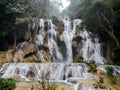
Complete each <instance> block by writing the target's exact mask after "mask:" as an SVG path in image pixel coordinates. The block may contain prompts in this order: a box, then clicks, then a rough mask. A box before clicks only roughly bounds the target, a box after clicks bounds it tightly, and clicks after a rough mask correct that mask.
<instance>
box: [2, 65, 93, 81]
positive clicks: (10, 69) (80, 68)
mask: <svg viewBox="0 0 120 90" xmlns="http://www.w3.org/2000/svg"><path fill="white" fill-rule="evenodd" d="M0 71H4V74H3V75H2V78H8V77H13V78H14V77H15V76H20V77H21V78H24V79H25V80H30V77H34V78H35V80H40V79H42V77H44V78H45V79H46V80H56V81H57V80H67V79H68V78H70V77H78V78H81V79H92V78H93V76H92V75H91V74H89V73H88V68H87V65H85V64H74V63H71V64H68V63H67V64H64V63H41V64H34V63H11V64H9V63H7V64H4V65H3V66H2V68H1V70H0Z"/></svg>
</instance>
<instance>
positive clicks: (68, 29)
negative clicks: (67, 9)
mask: <svg viewBox="0 0 120 90" xmlns="http://www.w3.org/2000/svg"><path fill="white" fill-rule="evenodd" d="M80 22H81V20H80V19H75V20H73V21H70V20H69V19H66V20H64V32H63V38H64V42H65V44H66V48H67V51H66V59H65V60H66V61H67V62H72V60H73V55H72V40H73V37H74V36H75V33H76V26H77V25H79V24H80ZM72 26H73V27H72Z"/></svg>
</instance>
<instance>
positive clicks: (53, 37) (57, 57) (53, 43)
mask: <svg viewBox="0 0 120 90" xmlns="http://www.w3.org/2000/svg"><path fill="white" fill-rule="evenodd" d="M48 47H49V50H50V53H51V55H52V57H53V62H62V60H63V58H62V55H61V53H60V51H59V48H58V45H57V32H56V31H55V29H54V25H53V23H52V21H51V20H48Z"/></svg>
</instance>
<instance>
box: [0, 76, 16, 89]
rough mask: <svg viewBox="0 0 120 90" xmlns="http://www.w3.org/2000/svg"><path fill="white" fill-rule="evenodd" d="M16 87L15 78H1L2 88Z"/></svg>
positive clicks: (0, 85)
mask: <svg viewBox="0 0 120 90" xmlns="http://www.w3.org/2000/svg"><path fill="white" fill-rule="evenodd" d="M15 87H16V83H15V80H14V79H12V78H7V79H2V78H0V90H14V88H15Z"/></svg>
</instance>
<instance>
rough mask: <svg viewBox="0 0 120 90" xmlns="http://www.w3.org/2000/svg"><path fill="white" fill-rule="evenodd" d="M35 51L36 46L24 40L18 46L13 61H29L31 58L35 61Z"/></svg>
mask: <svg viewBox="0 0 120 90" xmlns="http://www.w3.org/2000/svg"><path fill="white" fill-rule="evenodd" d="M35 52H36V48H35V46H34V44H32V43H28V42H23V43H21V44H19V45H18V46H17V50H16V51H15V53H14V57H13V61H14V62H21V61H24V60H25V61H27V60H28V59H30V61H33V60H34V59H36V55H35ZM27 58H28V59H27ZM31 59H32V60H31Z"/></svg>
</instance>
